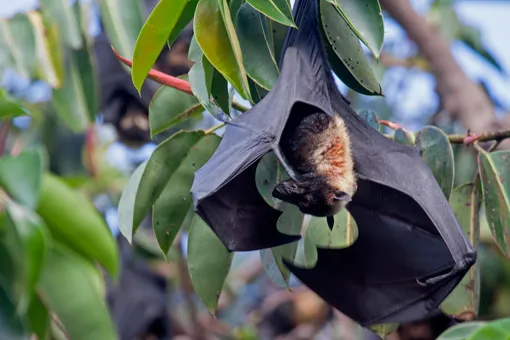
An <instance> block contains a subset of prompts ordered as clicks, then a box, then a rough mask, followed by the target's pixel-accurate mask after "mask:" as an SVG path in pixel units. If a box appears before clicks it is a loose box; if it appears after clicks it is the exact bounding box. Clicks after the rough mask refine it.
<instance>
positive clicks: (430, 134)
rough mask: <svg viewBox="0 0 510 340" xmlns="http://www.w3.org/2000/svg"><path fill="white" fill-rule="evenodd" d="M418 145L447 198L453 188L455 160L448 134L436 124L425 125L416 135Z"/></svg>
mask: <svg viewBox="0 0 510 340" xmlns="http://www.w3.org/2000/svg"><path fill="white" fill-rule="evenodd" d="M416 146H417V147H418V150H420V155H421V157H422V159H423V161H424V162H425V163H426V164H427V165H428V166H429V168H430V170H431V171H432V174H433V175H434V177H435V179H436V181H437V182H438V183H439V186H440V187H441V190H442V191H443V193H444V195H445V196H446V198H447V199H449V198H450V194H451V192H452V190H453V177H454V174H455V161H454V158H453V149H452V145H451V144H450V141H449V140H448V136H446V134H445V133H444V132H443V131H441V130H440V129H438V128H437V127H435V126H426V127H424V128H423V129H422V130H421V131H420V132H419V133H418V134H417V136H416Z"/></svg>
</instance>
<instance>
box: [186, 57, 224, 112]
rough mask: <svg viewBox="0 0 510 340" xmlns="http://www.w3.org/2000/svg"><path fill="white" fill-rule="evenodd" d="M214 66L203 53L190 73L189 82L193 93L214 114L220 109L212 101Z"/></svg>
mask: <svg viewBox="0 0 510 340" xmlns="http://www.w3.org/2000/svg"><path fill="white" fill-rule="evenodd" d="M213 73H214V68H213V66H212V65H211V63H210V62H209V60H207V58H206V57H205V56H204V55H201V57H200V60H199V61H197V62H196V63H195V64H194V65H193V66H192V67H191V69H190V71H189V73H188V77H189V83H190V86H191V90H192V91H193V94H194V95H195V96H196V97H197V99H198V101H199V102H200V104H202V106H203V107H204V108H205V109H206V110H207V111H208V112H209V113H211V114H212V115H213V116H215V117H216V116H217V115H218V114H219V109H218V107H217V106H216V105H214V104H213V103H212V102H211V99H210V97H211V86H212V77H213Z"/></svg>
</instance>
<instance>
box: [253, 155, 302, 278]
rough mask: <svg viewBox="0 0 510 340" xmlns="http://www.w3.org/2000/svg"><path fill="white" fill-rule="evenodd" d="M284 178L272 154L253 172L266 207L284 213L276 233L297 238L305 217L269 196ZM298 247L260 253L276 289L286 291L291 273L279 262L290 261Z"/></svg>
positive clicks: (293, 244) (265, 250) (280, 167)
mask: <svg viewBox="0 0 510 340" xmlns="http://www.w3.org/2000/svg"><path fill="white" fill-rule="evenodd" d="M287 178H288V176H287V174H286V172H285V170H284V168H283V167H282V166H281V164H280V162H279V161H278V159H277V158H276V157H275V156H274V154H273V153H268V154H266V155H264V156H263V157H262V158H261V160H260V161H259V164H258V166H257V169H256V172H255V182H256V185H257V189H258V191H259V193H260V195H261V196H262V197H263V198H264V200H265V201H266V202H267V203H268V204H269V205H271V206H272V207H273V208H275V209H278V210H281V211H283V212H282V215H281V216H280V218H279V219H278V222H277V228H278V230H279V231H280V232H282V233H284V234H288V235H299V234H300V231H301V227H302V224H303V219H304V215H303V214H302V213H301V212H300V211H299V209H298V208H297V207H296V206H294V205H292V204H288V203H285V202H282V201H280V200H278V199H276V198H274V197H273V196H272V195H271V193H272V191H273V189H274V187H275V186H276V185H277V184H278V183H279V182H281V181H282V180H285V179H287ZM297 246H298V244H297V242H293V243H289V244H284V245H281V246H278V247H273V248H271V249H264V250H261V251H260V257H261V260H262V266H263V268H264V270H265V271H266V273H267V275H268V276H269V277H270V278H271V280H273V282H274V283H275V284H276V285H277V286H279V287H285V288H288V285H289V278H290V271H289V269H288V268H287V267H286V266H285V264H284V263H283V261H282V259H283V258H285V259H291V260H293V259H294V257H295V255H296V250H297Z"/></svg>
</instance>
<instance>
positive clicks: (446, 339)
mask: <svg viewBox="0 0 510 340" xmlns="http://www.w3.org/2000/svg"><path fill="white" fill-rule="evenodd" d="M485 324H486V323H485V322H481V321H477V322H466V323H460V324H458V325H455V326H453V327H451V328H448V329H447V330H446V331H445V332H443V334H441V335H440V336H439V337H438V338H437V339H438V340H465V339H467V338H468V337H469V336H470V335H471V334H472V333H473V332H474V331H476V330H477V329H479V328H481V327H483V326H485Z"/></svg>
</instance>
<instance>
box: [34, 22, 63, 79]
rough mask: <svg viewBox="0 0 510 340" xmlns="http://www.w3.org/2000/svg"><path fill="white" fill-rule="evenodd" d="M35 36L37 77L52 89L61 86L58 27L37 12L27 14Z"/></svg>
mask: <svg viewBox="0 0 510 340" xmlns="http://www.w3.org/2000/svg"><path fill="white" fill-rule="evenodd" d="M28 17H29V19H30V22H31V23H32V26H33V29H34V35H35V47H36V50H35V52H36V60H37V75H38V76H39V77H40V78H41V79H42V80H44V81H46V82H47V83H48V84H50V85H51V86H52V87H53V88H59V87H61V86H62V81H63V74H64V62H63V56H62V47H61V44H60V35H59V32H60V31H59V28H58V25H57V24H56V23H54V22H52V21H48V20H45V19H44V18H43V17H42V16H41V14H40V13H39V12H29V13H28Z"/></svg>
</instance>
